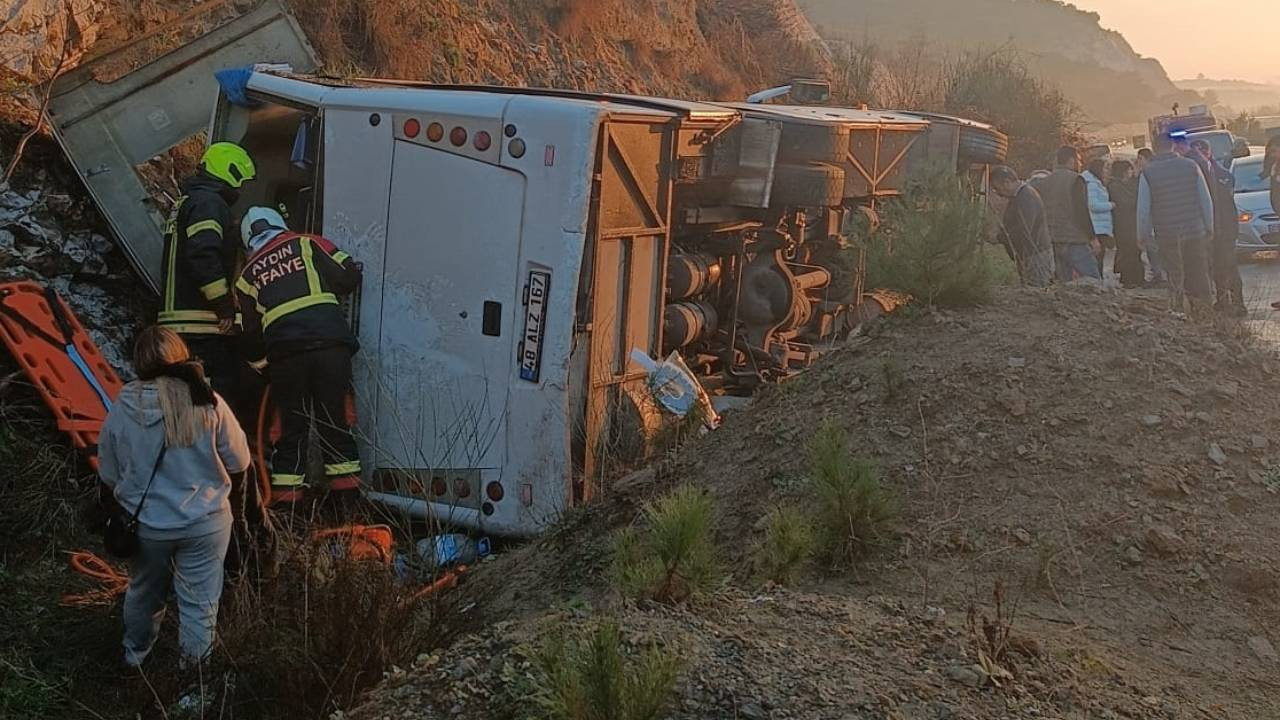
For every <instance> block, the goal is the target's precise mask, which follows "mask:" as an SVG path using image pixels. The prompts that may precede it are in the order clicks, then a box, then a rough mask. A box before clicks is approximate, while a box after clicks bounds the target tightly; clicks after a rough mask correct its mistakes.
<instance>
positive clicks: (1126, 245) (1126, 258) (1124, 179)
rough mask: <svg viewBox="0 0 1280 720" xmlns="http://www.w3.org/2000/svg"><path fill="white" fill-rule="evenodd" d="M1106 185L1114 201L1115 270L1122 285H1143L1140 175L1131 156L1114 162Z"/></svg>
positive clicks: (1144, 275) (1130, 286)
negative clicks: (1139, 211) (1139, 239)
mask: <svg viewBox="0 0 1280 720" xmlns="http://www.w3.org/2000/svg"><path fill="white" fill-rule="evenodd" d="M1107 189H1108V191H1109V192H1110V194H1111V201H1112V202H1113V203H1115V211H1114V212H1113V217H1114V223H1115V238H1116V261H1115V266H1114V269H1115V272H1116V274H1117V275H1119V276H1120V284H1121V285H1123V286H1125V287H1127V288H1136V287H1141V286H1142V284H1143V282H1144V281H1145V280H1146V272H1145V270H1144V268H1143V266H1142V249H1141V247H1140V246H1139V245H1138V178H1137V176H1135V175H1134V174H1133V163H1131V162H1129V161H1128V160H1117V161H1115V162H1114V163H1112V165H1111V183H1110V184H1109V185H1108V186H1107Z"/></svg>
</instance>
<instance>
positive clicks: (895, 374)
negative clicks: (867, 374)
mask: <svg viewBox="0 0 1280 720" xmlns="http://www.w3.org/2000/svg"><path fill="white" fill-rule="evenodd" d="M880 374H881V375H883V376H884V399H885V400H890V401H892V400H897V399H898V398H899V397H900V396H901V395H902V391H903V390H905V389H906V387H907V374H906V373H905V372H903V370H902V366H901V365H899V364H898V362H897V361H896V360H894V359H893V358H886V359H885V361H884V362H883V363H881V364H880Z"/></svg>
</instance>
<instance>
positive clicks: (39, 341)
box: [0, 282, 124, 470]
mask: <svg viewBox="0 0 1280 720" xmlns="http://www.w3.org/2000/svg"><path fill="white" fill-rule="evenodd" d="M0 340H3V341H4V344H5V347H7V348H8V349H9V352H10V353H11V354H12V355H13V357H14V359H15V360H17V361H18V366H19V367H20V368H22V371H23V372H24V373H25V374H26V376H27V377H28V378H29V379H30V380H31V384H32V385H34V386H35V388H36V390H37V391H38V392H39V393H40V397H41V398H42V399H43V400H44V403H45V405H48V406H49V409H50V410H51V411H53V415H54V418H55V419H56V420H57V424H58V429H59V430H61V431H63V432H65V433H67V435H69V436H70V437H71V442H72V444H73V445H75V447H76V448H77V449H79V450H80V451H82V452H83V453H84V454H85V456H86V458H87V459H88V461H89V464H90V466H92V467H93V469H94V470H97V469H98V434H99V433H100V432H101V431H102V423H103V421H104V420H106V419H107V412H108V411H110V409H111V403H112V402H114V401H115V399H116V397H117V396H119V394H120V390H121V388H122V387H123V386H124V384H123V383H122V382H121V381H120V376H119V375H116V372H115V370H113V369H112V368H111V365H110V364H108V363H107V361H106V358H104V357H103V356H102V353H101V352H100V351H99V350H98V346H97V345H94V344H93V340H91V339H89V334H88V333H87V332H85V329H84V326H83V325H81V324H80V321H79V320H77V319H76V316H75V314H74V313H72V312H71V308H70V307H68V306H67V304H66V302H65V301H63V299H62V298H61V297H59V296H58V294H57V293H56V292H54V290H53V289H52V288H46V287H43V286H41V285H39V284H37V283H34V282H14V283H0Z"/></svg>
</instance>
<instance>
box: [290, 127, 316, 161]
mask: <svg viewBox="0 0 1280 720" xmlns="http://www.w3.org/2000/svg"><path fill="white" fill-rule="evenodd" d="M309 130H310V127H309V125H308V123H307V121H306V120H303V121H302V122H300V123H298V134H297V135H294V136H293V152H291V153H289V162H291V163H293V166H294V167H296V168H299V169H301V170H307V169H310V167H311V163H309V162H307V135H308V131H309Z"/></svg>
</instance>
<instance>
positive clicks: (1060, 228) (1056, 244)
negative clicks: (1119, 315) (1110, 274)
mask: <svg viewBox="0 0 1280 720" xmlns="http://www.w3.org/2000/svg"><path fill="white" fill-rule="evenodd" d="M1056 163H1057V167H1056V168H1055V169H1054V171H1053V172H1052V173H1049V175H1047V176H1045V177H1043V178H1041V179H1039V180H1038V181H1036V182H1035V183H1033V186H1034V187H1035V189H1036V191H1037V192H1039V193H1040V197H1041V198H1042V199H1043V200H1044V209H1045V217H1046V219H1047V222H1048V225H1049V236H1050V237H1051V238H1052V239H1053V260H1054V268H1055V270H1056V274H1057V277H1058V280H1059V281H1060V282H1071V281H1072V280H1075V279H1077V278H1093V279H1095V280H1099V281H1101V280H1102V275H1101V273H1099V272H1098V261H1097V253H1098V250H1099V245H1098V240H1097V238H1096V237H1095V236H1094V230H1093V219H1092V216H1091V215H1090V213H1089V191H1088V188H1086V187H1085V182H1084V178H1082V177H1081V176H1080V152H1079V151H1078V150H1076V149H1075V148H1073V147H1071V146H1069V145H1066V146H1063V147H1061V148H1059V149H1058V153H1057V156H1056Z"/></svg>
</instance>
